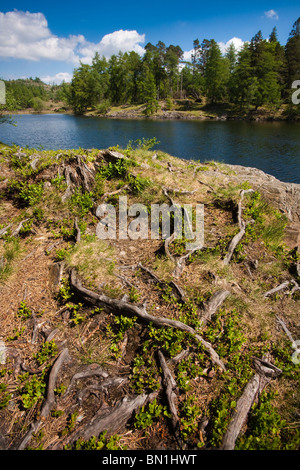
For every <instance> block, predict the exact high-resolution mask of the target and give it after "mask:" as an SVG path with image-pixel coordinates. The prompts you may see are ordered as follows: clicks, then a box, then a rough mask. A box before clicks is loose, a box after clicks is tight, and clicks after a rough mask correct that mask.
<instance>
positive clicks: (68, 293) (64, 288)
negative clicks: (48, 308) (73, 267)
mask: <svg viewBox="0 0 300 470" xmlns="http://www.w3.org/2000/svg"><path fill="white" fill-rule="evenodd" d="M72 298H73V292H72V290H71V286H70V282H69V280H68V279H67V278H65V277H64V278H62V280H61V286H60V288H59V291H58V294H57V300H58V301H59V302H60V303H64V302H66V301H67V300H71V299H72Z"/></svg>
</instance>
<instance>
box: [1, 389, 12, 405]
mask: <svg viewBox="0 0 300 470" xmlns="http://www.w3.org/2000/svg"><path fill="white" fill-rule="evenodd" d="M11 398H12V394H11V393H9V392H7V385H6V384H4V383H0V410H1V409H3V408H6V407H7V406H8V404H9V402H10V400H11Z"/></svg>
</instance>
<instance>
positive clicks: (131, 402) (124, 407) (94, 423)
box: [59, 391, 158, 447]
mask: <svg viewBox="0 0 300 470" xmlns="http://www.w3.org/2000/svg"><path fill="white" fill-rule="evenodd" d="M157 395H158V391H155V392H153V393H151V394H150V395H148V394H145V393H143V394H142V395H137V396H133V397H127V396H126V397H124V398H123V399H122V400H120V401H119V402H118V403H117V404H116V405H115V406H114V407H111V408H107V407H101V408H100V409H99V410H98V411H97V413H96V414H95V415H94V416H93V418H92V419H91V420H90V422H89V424H88V425H87V426H85V427H83V428H82V427H81V428H80V429H78V430H77V431H76V432H75V433H73V434H71V435H70V436H69V437H68V439H67V441H66V442H65V443H64V445H67V444H71V443H73V442H75V441H77V439H79V438H81V439H83V440H88V439H90V438H91V437H92V436H99V434H100V433H101V432H103V431H107V433H108V434H114V433H116V432H118V431H119V430H120V429H122V427H123V426H125V424H126V423H127V421H128V420H129V419H130V418H131V417H132V415H133V413H134V412H135V411H136V410H138V409H140V408H141V407H142V406H144V405H145V404H146V403H147V402H150V401H152V400H154V398H156V397H157ZM59 446H60V447H61V443H60V444H59Z"/></svg>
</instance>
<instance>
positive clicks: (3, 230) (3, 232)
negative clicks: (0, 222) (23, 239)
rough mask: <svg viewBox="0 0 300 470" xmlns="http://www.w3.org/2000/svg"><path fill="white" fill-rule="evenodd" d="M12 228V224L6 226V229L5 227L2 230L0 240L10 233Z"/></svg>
mask: <svg viewBox="0 0 300 470" xmlns="http://www.w3.org/2000/svg"><path fill="white" fill-rule="evenodd" d="M11 226H12V224H8V225H6V227H3V228H2V229H1V230H0V238H1V237H3V235H5V234H6V232H7V231H8V229H9V228H10V227H11Z"/></svg>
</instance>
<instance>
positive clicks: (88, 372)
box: [63, 366, 108, 398]
mask: <svg viewBox="0 0 300 470" xmlns="http://www.w3.org/2000/svg"><path fill="white" fill-rule="evenodd" d="M95 375H96V376H98V377H103V378H105V379H106V378H107V377H108V373H107V372H105V370H103V368H102V367H101V366H98V367H93V366H87V367H86V368H85V369H84V370H82V371H80V372H77V374H75V375H73V377H72V379H71V382H70V384H69V386H68V388H67V390H66V391H65V393H64V396H63V397H64V398H65V397H66V396H67V395H68V394H69V393H70V392H71V390H72V388H73V385H74V383H75V382H76V381H77V380H81V379H86V378H89V377H94V376H95Z"/></svg>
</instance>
